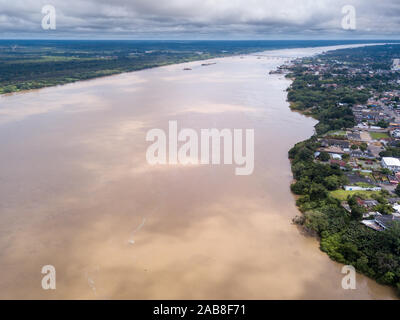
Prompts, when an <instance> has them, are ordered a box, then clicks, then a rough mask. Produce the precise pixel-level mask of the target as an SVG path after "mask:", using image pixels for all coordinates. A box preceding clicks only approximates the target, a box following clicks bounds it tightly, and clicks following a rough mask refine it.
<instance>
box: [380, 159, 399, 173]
mask: <svg viewBox="0 0 400 320" xmlns="http://www.w3.org/2000/svg"><path fill="white" fill-rule="evenodd" d="M381 164H382V167H384V168H386V169H389V170H391V171H394V172H399V171H400V160H399V159H397V158H392V157H383V158H382V161H381Z"/></svg>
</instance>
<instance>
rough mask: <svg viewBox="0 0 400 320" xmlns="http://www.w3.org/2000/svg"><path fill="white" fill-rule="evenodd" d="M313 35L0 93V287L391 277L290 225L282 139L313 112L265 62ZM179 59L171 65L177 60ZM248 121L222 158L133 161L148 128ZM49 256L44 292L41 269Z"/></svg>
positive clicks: (195, 291)
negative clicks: (242, 137) (247, 167)
mask: <svg viewBox="0 0 400 320" xmlns="http://www.w3.org/2000/svg"><path fill="white" fill-rule="evenodd" d="M323 50H326V49H323V48H317V49H291V50H279V51H269V52H265V53H262V54H259V55H251V56H244V57H232V58H222V59H215V60H214V62H216V64H213V65H208V66H201V63H202V62H192V63H187V64H180V65H173V66H167V67H162V68H156V69H151V70H144V71H140V72H134V73H128V74H122V75H117V76H112V77H107V78H101V79H95V80H91V81H85V82H79V83H75V84H68V85H65V86H61V87H55V88H46V89H42V90H38V91H32V92H26V93H19V94H14V95H9V96H2V97H0V150H1V161H0V268H1V271H2V272H1V275H0V298H3V299H4V298H39V299H53V298H62V299H63V298H73V299H80V298H87V299H96V298H100V299H103V298H115V299H116V298H122V299H136V298H140V299H148V298H151V299H172V298H177V299H181V298H184V299H192V298H198V299H205V298H207V299H216V298H218V299H270V298H274V299H292V298H294V299H306V298H311V299H325V298H333V299H341V298H344V299H355V298H357V299H367V298H381V299H385V298H393V297H394V295H393V292H392V290H391V289H389V288H386V287H383V286H379V285H377V284H376V283H375V282H374V281H372V280H369V279H367V278H365V277H363V276H361V275H358V276H357V289H356V290H343V289H342V287H341V281H342V277H343V276H344V275H342V274H341V268H342V266H341V265H339V264H337V263H335V262H332V261H331V260H330V259H329V258H328V256H326V255H325V254H324V253H322V252H320V250H319V248H318V242H317V240H315V239H313V238H310V237H307V236H305V235H303V234H302V233H301V231H300V230H299V229H298V228H297V227H296V226H294V225H292V224H291V219H292V218H293V217H294V216H296V215H297V214H298V211H297V209H296V207H295V199H294V197H293V195H292V194H291V193H290V189H289V185H290V183H291V180H292V175H291V172H290V165H289V161H288V158H287V152H288V150H289V149H290V148H291V147H292V146H293V145H294V144H295V143H296V142H298V141H301V140H304V139H306V138H308V137H309V136H310V135H311V134H312V133H313V126H314V125H315V123H316V122H315V120H313V119H310V118H306V117H304V116H302V115H300V114H297V113H294V112H291V111H290V110H289V107H288V103H287V102H286V101H285V100H286V92H285V89H286V88H287V87H288V86H289V84H290V81H289V80H287V79H285V78H284V76H282V75H269V74H268V73H269V71H270V70H272V69H275V68H276V67H277V66H278V65H281V64H282V63H284V62H285V61H286V60H287V59H290V58H293V57H296V56H303V55H309V54H313V53H317V52H322V51H323ZM185 67H186V68H191V69H192V70H186V71H184V70H183V68H185ZM170 120H176V121H177V123H178V126H179V128H193V129H195V130H200V129H202V128H217V129H223V128H228V129H246V128H251V129H254V132H255V167H254V172H253V174H252V175H249V176H236V175H235V174H234V168H235V167H236V166H235V165H180V164H178V165H164V166H163V165H158V166H150V165H149V164H148V163H147V162H146V158H145V152H146V149H147V147H148V146H149V144H150V143H149V142H146V141H145V137H146V133H147V131H148V130H150V129H152V128H161V129H164V130H166V131H167V127H168V121H170ZM44 265H53V266H54V267H55V268H56V280H57V287H56V290H46V291H45V290H43V289H42V287H41V280H42V276H43V275H42V274H41V268H42V267H43V266H44Z"/></svg>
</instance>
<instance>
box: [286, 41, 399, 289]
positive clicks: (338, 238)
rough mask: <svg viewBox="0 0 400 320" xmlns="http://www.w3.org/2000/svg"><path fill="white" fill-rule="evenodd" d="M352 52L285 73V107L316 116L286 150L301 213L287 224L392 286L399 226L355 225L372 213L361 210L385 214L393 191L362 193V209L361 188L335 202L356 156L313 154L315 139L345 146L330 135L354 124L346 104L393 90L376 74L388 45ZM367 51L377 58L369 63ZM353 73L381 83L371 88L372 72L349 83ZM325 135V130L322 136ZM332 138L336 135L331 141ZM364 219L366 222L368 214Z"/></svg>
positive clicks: (396, 278) (303, 64)
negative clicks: (308, 133) (312, 127)
mask: <svg viewBox="0 0 400 320" xmlns="http://www.w3.org/2000/svg"><path fill="white" fill-rule="evenodd" d="M353 50H354V51H355V52H356V53H355V52H352V51H351V50H343V51H344V52H343V54H341V53H340V51H339V52H337V53H336V54H335V53H331V54H329V55H324V56H318V57H315V58H313V59H308V61H307V62H304V61H299V62H298V63H297V64H296V65H295V66H293V67H292V68H291V70H290V71H291V74H289V75H288V77H291V78H293V79H294V80H293V82H292V85H291V87H290V89H289V92H288V99H289V101H290V102H291V107H292V109H293V110H295V111H300V112H303V113H306V114H307V115H310V116H313V117H314V118H315V119H317V120H318V121H319V122H318V124H317V125H316V133H315V135H314V136H312V137H311V138H310V139H308V140H305V141H303V142H299V143H297V144H296V145H295V146H294V147H293V148H292V149H291V150H290V152H289V158H290V159H291V168H292V172H293V175H294V178H295V179H296V181H295V182H294V183H293V184H292V185H291V190H292V192H293V193H295V194H297V195H299V196H300V198H299V199H298V200H297V201H296V204H297V206H298V207H299V209H300V211H301V212H302V213H303V216H302V217H301V218H296V219H295V221H296V222H297V223H298V224H300V225H302V226H303V227H304V228H305V229H307V230H309V231H310V230H311V231H312V232H314V233H316V234H317V235H318V237H319V240H320V246H321V250H322V251H324V252H326V253H327V254H328V255H329V257H330V258H331V259H333V260H335V261H338V262H340V263H343V264H348V265H353V266H354V267H355V268H356V269H357V271H358V272H361V273H363V274H366V275H367V276H369V277H371V278H373V279H376V280H377V281H378V282H379V283H381V284H386V285H391V286H393V287H398V288H399V290H400V282H399V281H400V274H399V273H398V269H397V266H398V265H399V262H400V247H399V244H398V243H397V244H396V241H397V240H396V239H398V238H399V237H400V228H399V226H396V225H395V224H394V225H393V226H392V225H391V226H390V228H387V230H386V231H383V232H379V231H375V230H371V229H369V228H368V227H366V226H365V225H363V224H361V223H360V222H361V220H362V219H363V218H364V219H365V218H367V219H371V217H372V216H371V217H368V215H369V214H368V212H369V211H371V212H372V211H374V212H379V211H380V212H382V213H383V214H384V215H389V216H391V215H392V213H391V212H392V210H393V209H392V207H391V206H390V205H389V204H388V199H389V198H395V197H396V195H393V194H390V192H387V191H381V192H379V194H376V193H375V194H374V193H373V192H372V191H371V197H369V196H368V198H367V199H375V200H374V201H375V202H372V203H373V204H374V205H373V207H371V208H368V210H369V211H367V207H363V203H364V202H363V199H365V192H364V193H362V192H360V193H356V194H354V192H352V191H349V194H348V197H347V199H344V200H347V201H344V202H345V205H343V199H342V202H341V201H339V199H337V198H336V197H335V196H334V191H335V190H339V189H341V188H342V187H344V186H345V185H346V184H348V183H349V180H348V177H349V173H348V172H349V171H351V167H350V168H347V167H348V166H350V165H349V164H350V163H352V161H353V162H354V161H356V162H357V159H355V158H354V157H356V156H355V155H354V156H353V154H352V153H351V152H342V151H341V149H340V148H339V149H338V151H336V152H339V153H340V154H341V155H335V157H336V159H337V158H338V157H339V158H340V160H332V159H331V157H333V156H332V153H331V155H330V154H329V153H328V152H329V151H328V152H325V151H321V150H322V149H323V148H321V144H322V143H326V142H323V141H328V144H329V141H339V142H337V144H340V145H344V144H346V143H347V144H348V143H349V142H348V141H347V139H346V138H345V137H343V136H341V137H339V136H335V133H334V132H335V130H336V131H337V132H338V131H340V130H341V132H346V129H347V130H349V129H352V128H353V126H355V125H356V124H357V123H356V122H355V118H354V116H353V113H352V106H353V105H365V104H367V101H369V100H370V99H371V97H372V96H373V94H372V90H375V91H374V93H375V95H378V96H379V94H381V95H382V94H383V92H385V91H388V90H395V89H396V88H397V85H396V84H395V83H393V84H391V79H392V78H394V79H397V78H396V77H397V76H398V75H397V74H396V73H392V72H391V71H388V72H387V77H386V78H384V76H382V74H384V73H383V71H381V69H382V68H383V67H382V66H383V65H385V63H386V68H389V70H390V64H391V60H390V57H386V59H387V60H388V61H387V62H385V61H383V60H382V58H381V56H380V52H382V51H384V50H386V51H389V48H387V47H380V48H374V47H370V48H367V49H363V50H358V51H357V49H353ZM393 50H395V49H393ZM376 52H377V53H376ZM375 56H377V57H378V58H377V59H376V60H374V57H375ZM364 59H368V61H369V66H368V68H369V71H368V70H367V71H364V70H361V69H360V67H359V66H358V64H359V65H362V64H365V61H364ZM374 63H375V64H377V65H379V67H378V68H380V69H374ZM342 65H345V66H346V68H347V69H348V70H349V72H348V73H344V74H342V75H341V76H336V77H334V76H333V75H335V74H337V73H338V69H339V68H341V66H342ZM364 68H365V67H364ZM347 69H346V70H347ZM316 70H317V71H316ZM354 70H358V71H357V72H360V73H362V72H365V73H367V74H370V75H371V74H374V73H375V72H379V73H380V74H381V76H380V78H379V79H380V80H378V81H382V83H381V84H379V85H377V83H376V78H374V77H373V75H372V76H371V77H370V78H368V77H367V78H365V77H364V78H362V77H360V79H359V80H354V79H352V80H349V79H351V77H352V76H351V75H352V73H354ZM360 70H361V71H360ZM371 70H372V71H371ZM375 70H378V71H375ZM349 74H350V75H349ZM356 77H357V76H356ZM388 77H389V78H388ZM356 79H357V78H356ZM373 88H374V89H373ZM376 88H378V89H376ZM327 133H329V134H328V135H326V134H327ZM323 136H324V138H322V137H323ZM335 138H336V139H339V140H334V139H335ZM329 139H331V140H329ZM348 140H351V139H350V138H349V139H348ZM350 144H352V149H358V145H360V142H357V141H350ZM353 146H354V148H353ZM361 146H362V144H361ZM362 147H363V148H365V150H366V149H367V148H368V145H367V144H366V143H364V146H362ZM328 149H329V148H328ZM328 149H327V150H328ZM349 154H350V155H349ZM354 154H356V153H354ZM322 155H323V156H324V157H322ZM345 156H346V157H345ZM361 159H362V156H361ZM345 166H346V168H345ZM359 179H361V177H360V178H359ZM343 192H344V191H343ZM343 192H342V193H343ZM342 198H343V196H342ZM347 202H348V204H347ZM346 206H347V208H348V209H346ZM363 221H364V220H363ZM365 221H372V222H373V218H372V220H365ZM393 241H394V242H393Z"/></svg>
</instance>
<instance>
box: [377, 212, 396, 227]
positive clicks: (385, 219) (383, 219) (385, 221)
mask: <svg viewBox="0 0 400 320" xmlns="http://www.w3.org/2000/svg"><path fill="white" fill-rule="evenodd" d="M395 221H397V222H399V223H400V218H398V217H395V216H393V215H382V216H377V217H375V222H376V223H377V224H379V225H380V226H381V227H382V228H383V229H384V230H386V229H388V228H390V227H391V226H392V225H393V223H394V222H395Z"/></svg>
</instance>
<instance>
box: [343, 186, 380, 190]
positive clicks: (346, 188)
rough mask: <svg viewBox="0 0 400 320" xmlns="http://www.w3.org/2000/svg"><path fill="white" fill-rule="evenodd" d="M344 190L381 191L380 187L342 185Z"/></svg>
mask: <svg viewBox="0 0 400 320" xmlns="http://www.w3.org/2000/svg"><path fill="white" fill-rule="evenodd" d="M344 190H346V191H381V190H382V188H381V187H366V188H364V187H359V186H344Z"/></svg>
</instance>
